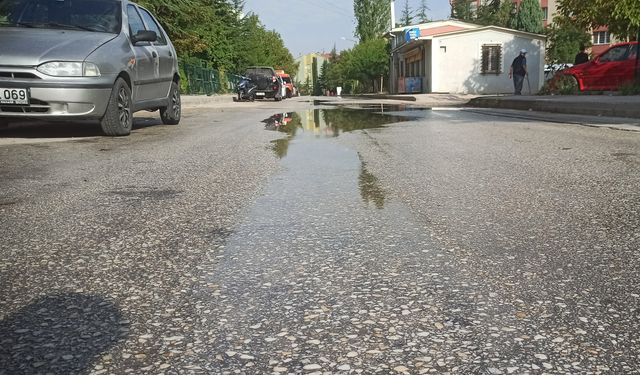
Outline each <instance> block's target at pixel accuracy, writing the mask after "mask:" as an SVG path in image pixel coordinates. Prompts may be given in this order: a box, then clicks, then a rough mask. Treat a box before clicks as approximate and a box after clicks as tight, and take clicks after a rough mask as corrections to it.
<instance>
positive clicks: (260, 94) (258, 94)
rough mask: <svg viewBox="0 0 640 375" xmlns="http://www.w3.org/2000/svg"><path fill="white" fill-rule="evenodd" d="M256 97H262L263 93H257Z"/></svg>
mask: <svg viewBox="0 0 640 375" xmlns="http://www.w3.org/2000/svg"><path fill="white" fill-rule="evenodd" d="M256 96H264V93H263V92H257V93H256Z"/></svg>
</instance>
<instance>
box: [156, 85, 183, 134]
mask: <svg viewBox="0 0 640 375" xmlns="http://www.w3.org/2000/svg"><path fill="white" fill-rule="evenodd" d="M181 115H182V101H181V100H180V87H179V86H178V83H176V82H175V81H174V82H171V90H169V105H168V106H166V107H162V108H160V118H161V119H162V123H163V124H165V125H178V124H179V123H180V116H181Z"/></svg>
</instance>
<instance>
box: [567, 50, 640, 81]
mask: <svg viewBox="0 0 640 375" xmlns="http://www.w3.org/2000/svg"><path fill="white" fill-rule="evenodd" d="M637 54H638V42H628V43H619V44H616V45H614V46H612V47H611V48H609V49H608V50H606V51H604V52H603V53H601V54H600V55H598V56H597V57H596V58H595V59H593V60H592V61H589V62H587V63H584V64H580V65H575V66H573V67H571V68H568V69H564V70H562V71H561V72H560V73H561V74H563V75H566V76H571V77H573V78H575V80H576V82H577V84H578V87H579V88H580V91H585V90H586V91H589V90H618V89H619V88H620V86H622V85H624V84H626V83H629V82H632V81H633V80H634V78H635V69H636V56H637Z"/></svg>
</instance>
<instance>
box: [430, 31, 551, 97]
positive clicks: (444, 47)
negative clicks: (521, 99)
mask: <svg viewBox="0 0 640 375" xmlns="http://www.w3.org/2000/svg"><path fill="white" fill-rule="evenodd" d="M484 44H500V45H501V46H502V62H501V67H502V69H501V72H500V74H482V73H481V71H482V45H484ZM522 48H524V49H526V50H527V51H528V54H527V65H528V68H529V82H530V83H531V92H532V93H534V94H535V93H537V92H538V91H539V90H540V88H541V87H542V84H543V81H544V59H545V44H544V41H543V40H539V39H531V38H529V37H525V36H520V35H518V34H512V33H509V32H503V31H498V30H483V31H478V32H473V33H465V34H458V35H449V36H442V37H435V38H434V39H433V51H432V54H433V62H432V63H433V77H432V78H433V79H432V85H431V88H432V91H433V92H450V93H465V94H501V93H513V81H512V80H510V79H509V67H510V66H511V63H512V62H513V59H514V58H516V56H518V51H520V49H522ZM525 93H526V94H528V93H529V87H528V85H527V83H526V81H525V85H524V88H523V94H525Z"/></svg>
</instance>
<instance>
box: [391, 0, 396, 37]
mask: <svg viewBox="0 0 640 375" xmlns="http://www.w3.org/2000/svg"><path fill="white" fill-rule="evenodd" d="M395 4H396V2H395V0H391V4H390V5H391V30H393V29H395V28H396V5H395Z"/></svg>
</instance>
